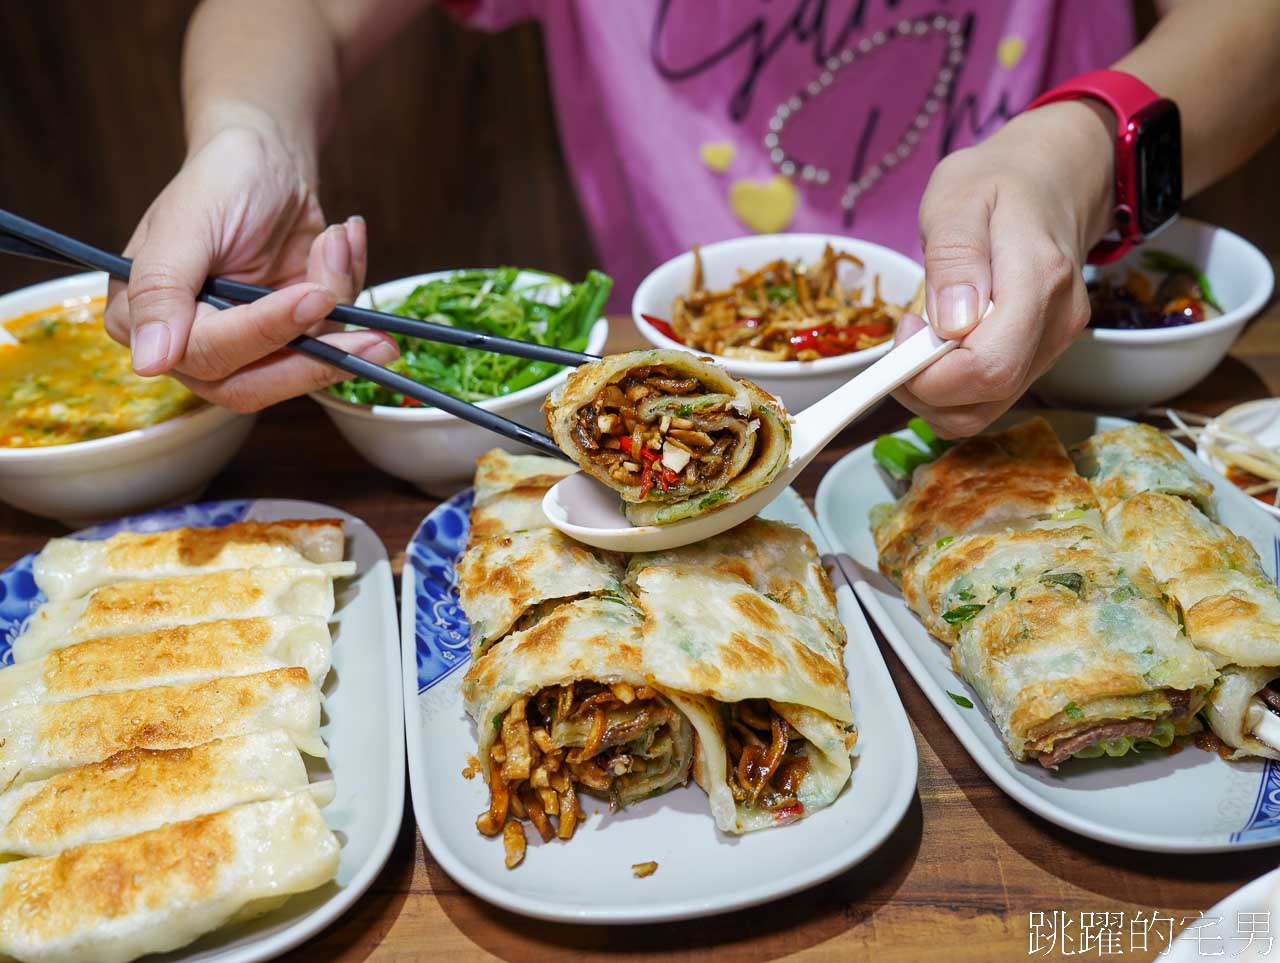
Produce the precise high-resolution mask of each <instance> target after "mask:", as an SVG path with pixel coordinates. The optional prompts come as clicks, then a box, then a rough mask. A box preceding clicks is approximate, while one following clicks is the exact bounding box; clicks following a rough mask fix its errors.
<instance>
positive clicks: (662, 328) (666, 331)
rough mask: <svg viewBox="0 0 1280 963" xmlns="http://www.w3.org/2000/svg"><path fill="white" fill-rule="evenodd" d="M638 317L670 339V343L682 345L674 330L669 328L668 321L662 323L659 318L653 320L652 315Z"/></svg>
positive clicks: (669, 323) (682, 341)
mask: <svg viewBox="0 0 1280 963" xmlns="http://www.w3.org/2000/svg"><path fill="white" fill-rule="evenodd" d="M640 317H642V318H644V319H645V320H646V321H648V322H649V323H650V324H651V325H653V326H654V327H655V328H657V329H658V331H659V332H660V333H661V334H663V335H664V336H666V337H668V338H670V339H671V340H672V341H674V342H676V343H677V344H684V339H682V338H681V337H680V336H679V335H678V334H676V331H675V328H673V327H671V322H670V321H663V320H662V319H661V318H655V317H654V316H653V315H652V314H642V315H640Z"/></svg>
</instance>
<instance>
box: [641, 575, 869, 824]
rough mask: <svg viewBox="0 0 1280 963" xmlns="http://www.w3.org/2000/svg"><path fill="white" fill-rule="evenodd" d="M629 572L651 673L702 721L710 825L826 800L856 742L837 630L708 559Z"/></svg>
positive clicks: (753, 820)
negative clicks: (641, 617)
mask: <svg viewBox="0 0 1280 963" xmlns="http://www.w3.org/2000/svg"><path fill="white" fill-rule="evenodd" d="M672 554H678V553H672ZM698 554H699V553H697V552H696V551H695V552H693V553H691V555H692V556H693V557H695V558H696V557H697V556H698ZM632 581H633V585H634V586H635V589H636V593H637V596H638V599H639V603H640V606H641V608H642V609H643V611H644V616H645V618H644V628H643V637H644V665H645V670H646V675H647V676H648V677H649V678H650V679H651V680H653V682H654V683H656V684H657V685H658V686H660V687H661V688H662V689H664V690H666V691H669V692H671V693H672V694H673V695H672V698H673V699H674V700H675V701H676V702H677V704H681V706H682V708H683V709H684V710H685V712H686V713H687V714H688V716H689V718H690V720H691V721H692V722H693V724H694V726H695V727H696V728H697V730H698V757H697V760H696V762H695V769H694V774H695V777H696V778H697V780H698V782H699V784H700V785H701V786H702V787H703V789H704V790H705V791H706V792H707V796H708V798H709V799H710V801H711V809H712V813H713V815H714V816H715V820H716V824H717V825H718V826H719V827H720V828H721V829H722V830H724V831H725V832H731V833H742V832H750V831H752V830H756V829H764V828H767V827H770V826H777V825H783V824H785V823H788V822H792V821H794V820H796V819H799V818H801V817H803V816H806V815H808V814H810V813H812V812H813V811H815V810H817V809H820V808H822V807H824V806H828V805H830V804H831V803H832V802H833V801H834V800H835V798H836V797H837V796H838V795H839V794H840V790H841V789H842V788H843V787H844V785H845V783H847V782H848V780H849V774H850V770H851V764H850V760H849V753H850V750H851V748H852V746H853V742H854V739H855V735H854V730H853V710H852V708H851V706H850V700H849V688H848V685H847V683H846V682H845V672H844V665H843V661H842V646H841V639H840V638H838V637H837V636H835V635H833V634H832V633H831V632H830V631H829V630H828V629H827V628H826V627H825V626H824V625H823V624H822V623H821V622H820V621H818V620H817V619H814V618H810V617H809V616H806V615H801V614H798V613H796V612H794V611H792V610H791V609H790V608H788V607H787V606H785V605H783V604H781V603H780V602H777V601H775V600H773V599H771V598H769V597H768V596H766V595H762V594H761V593H759V592H757V591H755V590H754V589H752V588H750V587H749V586H748V585H746V584H744V583H743V582H742V580H741V579H740V578H739V577H738V576H736V575H733V574H729V573H727V572H723V571H717V570H715V569H713V568H708V567H702V566H700V565H698V564H685V563H682V562H679V561H672V562H669V563H668V564H665V565H662V566H651V567H648V568H643V569H641V570H640V571H639V572H636V573H635V574H634V577H633V580H632ZM693 697H701V698H700V699H699V701H698V703H696V704H689V705H684V704H682V703H681V701H680V700H682V699H686V698H693Z"/></svg>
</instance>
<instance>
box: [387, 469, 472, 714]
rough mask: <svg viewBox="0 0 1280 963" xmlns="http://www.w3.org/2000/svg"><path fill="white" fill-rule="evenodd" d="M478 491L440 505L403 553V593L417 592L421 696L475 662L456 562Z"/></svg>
mask: <svg viewBox="0 0 1280 963" xmlns="http://www.w3.org/2000/svg"><path fill="white" fill-rule="evenodd" d="M473 494H474V492H473V490H472V489H470V488H466V489H463V490H462V491H460V492H458V493H457V494H456V495H454V496H452V497H451V498H449V499H447V500H446V501H443V502H441V503H440V504H439V505H437V506H436V507H435V508H434V509H432V510H431V513H430V514H429V515H427V517H426V518H424V519H423V520H422V524H421V525H419V526H418V530H417V531H416V532H414V533H413V538H412V539H411V540H410V541H409V548H408V550H407V551H406V552H405V565H404V573H405V576H407V577H408V584H405V578H403V577H402V578H401V585H400V591H401V592H402V593H403V592H407V591H412V592H413V639H414V649H415V655H416V658H417V666H418V694H419V695H421V694H422V693H424V692H426V691H427V690H428V689H430V688H431V687H432V686H434V685H437V684H438V683H440V682H441V681H443V680H444V679H445V678H447V677H448V676H449V675H451V674H452V673H453V672H455V671H456V670H457V669H459V668H460V667H462V666H464V665H466V664H467V663H468V662H470V661H471V645H470V641H469V636H470V631H471V626H470V623H469V622H468V621H467V617H466V616H465V615H464V614H463V613H462V607H461V606H460V605H459V604H458V571H457V561H458V558H459V557H460V556H461V555H462V553H463V551H464V550H465V549H466V547H467V532H468V531H469V530H470V528H471V519H470V514H471V500H472V496H473Z"/></svg>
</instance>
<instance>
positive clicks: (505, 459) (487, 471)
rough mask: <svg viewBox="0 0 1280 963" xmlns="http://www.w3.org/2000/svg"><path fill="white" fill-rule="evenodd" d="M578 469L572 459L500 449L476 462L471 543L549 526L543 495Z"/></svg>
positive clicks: (486, 454)
mask: <svg viewBox="0 0 1280 963" xmlns="http://www.w3.org/2000/svg"><path fill="white" fill-rule="evenodd" d="M576 470H577V468H576V466H575V465H573V464H572V463H571V462H567V461H561V460H560V459H558V458H548V457H546V456H545V455H510V454H508V453H507V452H505V451H503V450H502V449H501V448H495V449H493V450H492V451H488V452H485V454H483V455H481V456H480V458H479V459H478V460H477V461H476V481H475V486H476V491H475V501H474V502H472V505H471V530H470V534H469V542H468V544H471V545H474V544H475V543H476V542H477V541H479V540H480V539H484V538H493V537H494V536H495V535H509V534H511V533H512V532H522V531H527V530H529V529H534V528H550V527H551V523H550V522H548V521H547V516H546V515H544V514H543V512H542V498H543V496H544V495H546V493H547V491H548V490H549V489H550V488H551V487H552V486H554V485H555V484H556V483H557V482H558V481H560V480H561V479H563V478H565V477H566V476H568V475H572V474H573V473H574V472H575V471H576Z"/></svg>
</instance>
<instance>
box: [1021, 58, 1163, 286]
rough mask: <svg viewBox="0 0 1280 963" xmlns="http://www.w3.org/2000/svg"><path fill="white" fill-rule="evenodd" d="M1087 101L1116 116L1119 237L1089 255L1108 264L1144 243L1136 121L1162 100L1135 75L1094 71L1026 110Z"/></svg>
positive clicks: (1115, 215) (1100, 244)
mask: <svg viewBox="0 0 1280 963" xmlns="http://www.w3.org/2000/svg"><path fill="white" fill-rule="evenodd" d="M1084 97H1092V98H1093V99H1094V100H1100V101H1102V103H1104V104H1106V105H1107V106H1108V107H1110V108H1111V110H1112V112H1113V113H1114V114H1115V115H1116V176H1115V200H1114V205H1113V208H1112V211H1113V219H1114V221H1115V226H1116V230H1117V232H1118V233H1119V235H1120V237H1119V239H1118V240H1115V239H1103V240H1102V241H1099V242H1098V244H1097V245H1095V246H1094V248H1093V250H1091V251H1090V252H1089V261H1090V263H1093V264H1105V263H1107V262H1109V261H1114V260H1116V259H1117V258H1119V257H1121V256H1123V255H1124V253H1125V252H1126V251H1128V250H1129V248H1130V247H1132V246H1133V245H1134V244H1135V243H1137V242H1138V241H1141V240H1142V232H1141V230H1140V228H1139V226H1138V216H1137V197H1136V191H1137V184H1136V177H1135V172H1134V171H1133V170H1132V164H1133V156H1132V143H1131V135H1132V127H1133V119H1134V117H1135V115H1137V114H1139V113H1140V112H1142V111H1143V110H1144V109H1145V108H1147V107H1149V106H1151V105H1152V104H1153V103H1156V102H1158V101H1160V100H1161V97H1160V95H1159V94H1158V93H1156V92H1155V91H1154V90H1152V89H1151V88H1150V87H1148V86H1147V85H1146V84H1144V83H1143V82H1142V81H1141V80H1139V79H1138V78H1137V77H1135V76H1133V74H1127V73H1125V72H1124V71H1121V70H1091V71H1089V72H1088V73H1085V74H1081V75H1080V76H1078V77H1073V78H1072V79H1071V80H1068V81H1066V82H1065V83H1063V84H1059V85H1058V86H1057V87H1054V88H1053V89H1052V90H1049V91H1047V92H1045V93H1043V94H1041V95H1040V96H1039V97H1037V98H1036V99H1035V100H1033V101H1032V102H1031V104H1030V105H1029V106H1028V107H1027V110H1034V109H1035V108H1036V107H1042V106H1044V105H1045V104H1051V103H1054V102H1057V101H1063V100H1080V99H1082V98H1084Z"/></svg>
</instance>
